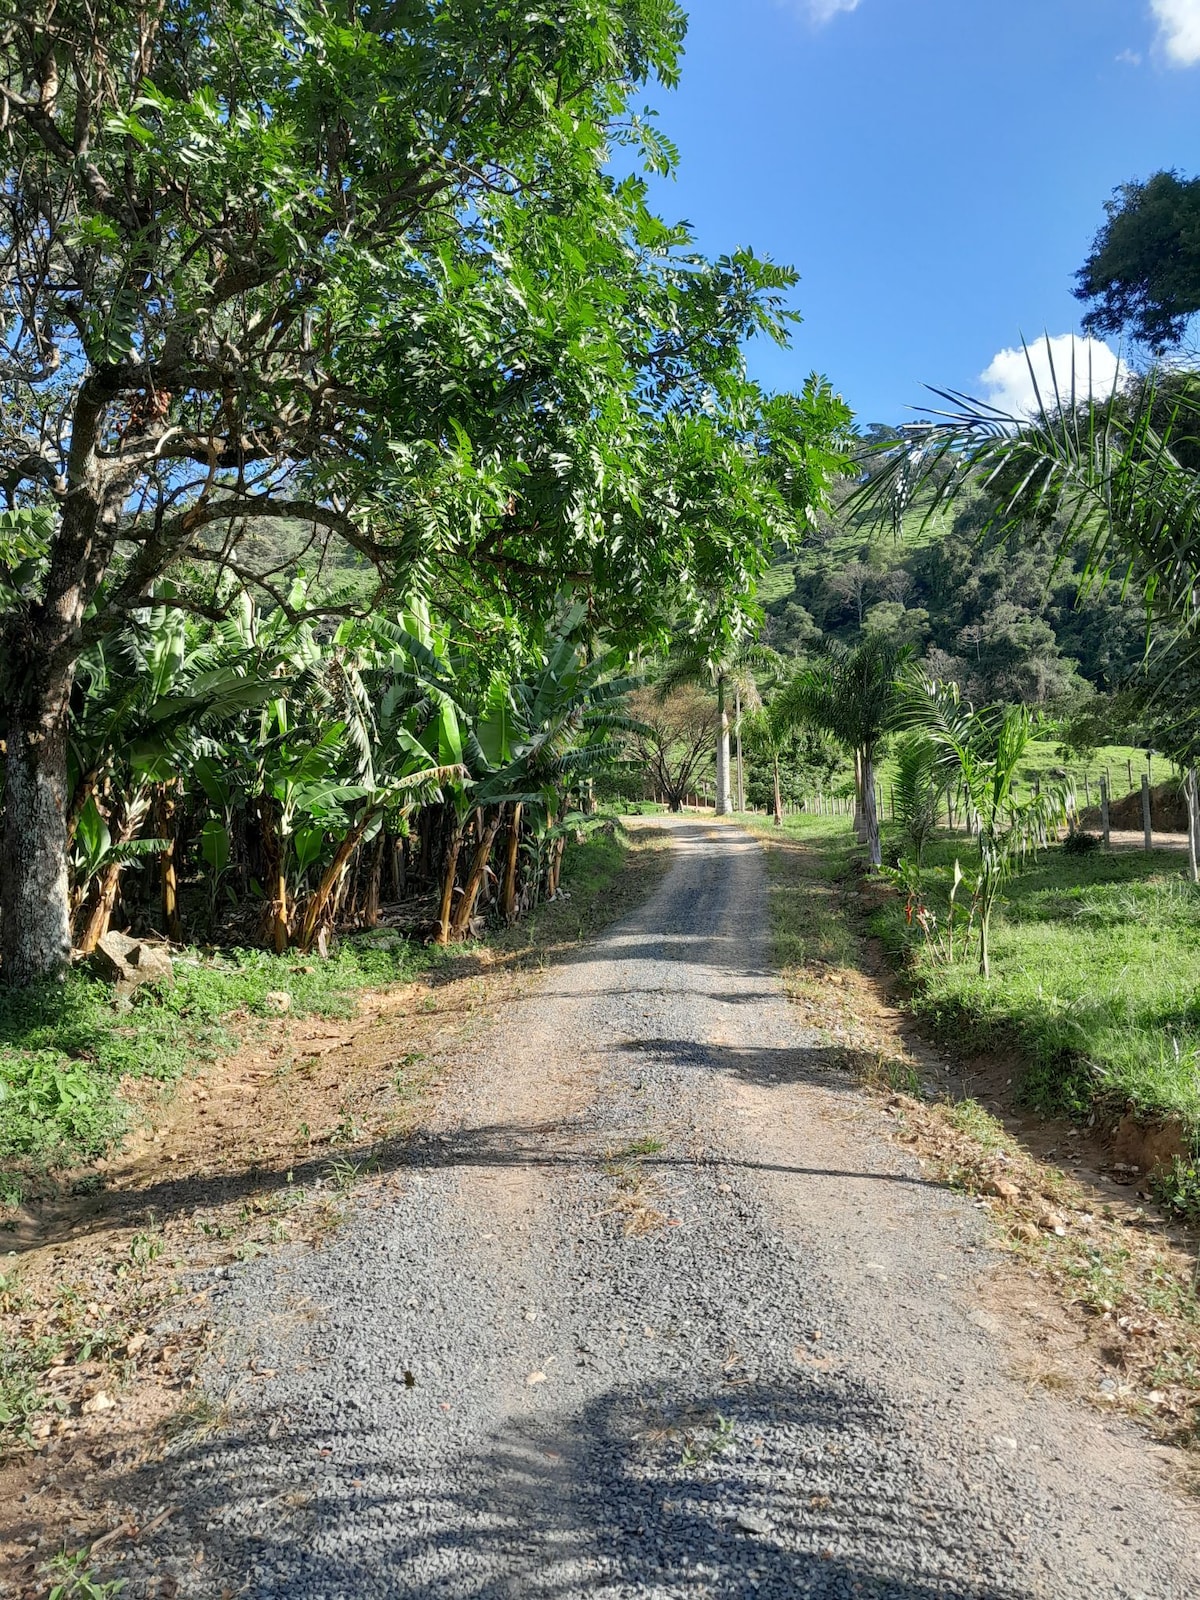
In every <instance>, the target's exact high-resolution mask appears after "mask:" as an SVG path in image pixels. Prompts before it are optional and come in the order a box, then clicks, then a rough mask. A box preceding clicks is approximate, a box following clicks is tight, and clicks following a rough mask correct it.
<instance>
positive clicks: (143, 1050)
mask: <svg viewBox="0 0 1200 1600" xmlns="http://www.w3.org/2000/svg"><path fill="white" fill-rule="evenodd" d="M632 839H633V836H632V835H625V836H623V835H621V834H617V833H615V832H614V833H606V832H597V833H593V834H591V835H589V836H588V837H587V838H586V839H585V840H584V841H583V842H582V843H575V842H572V843H571V845H570V847H569V849H568V851H567V853H566V857H565V860H564V865H563V875H562V887H563V889H564V890H565V891H566V893H565V895H564V896H563V897H562V898H561V899H559V900H557V901H555V902H554V903H553V904H551V905H548V906H544V907H541V908H539V910H538V911H536V912H535V913H534V914H533V916H532V917H531V918H530V919H528V920H527V921H526V922H525V923H523V924H522V925H520V926H518V927H515V928H513V929H511V930H503V931H499V932H497V933H496V934H494V935H493V936H492V937H491V938H490V939H488V940H486V941H484V947H485V948H487V949H489V950H490V951H492V952H509V953H512V952H516V951H521V950H524V949H532V948H534V947H537V946H539V942H540V943H545V941H546V940H549V941H551V942H554V941H556V940H559V939H561V937H562V936H563V934H564V933H568V934H573V935H574V936H575V937H577V938H581V937H585V936H586V934H587V933H588V932H590V931H592V929H593V928H594V927H595V926H596V925H597V922H598V919H599V920H605V919H606V918H607V917H608V916H609V915H610V914H611V913H613V912H614V908H615V907H616V906H618V905H619V904H620V901H621V896H622V894H623V893H624V890H623V889H622V887H621V885H622V873H623V868H624V865H625V860H626V856H627V853H628V851H629V850H630V848H631V844H632ZM637 848H638V849H639V850H641V851H643V852H644V851H646V850H647V849H648V846H646V845H639V846H638V847H637ZM478 949H479V947H477V946H469V947H464V950H463V951H461V952H455V951H450V952H443V951H439V950H435V949H432V948H429V947H426V946H422V945H420V944H417V943H413V942H410V941H407V940H404V939H401V938H399V937H398V936H396V935H385V936H382V937H381V936H380V935H378V934H371V933H368V934H365V935H361V936H350V937H348V938H345V939H343V940H341V941H340V943H339V944H338V946H337V949H336V951H335V953H334V954H333V955H332V956H331V957H330V958H329V959H328V960H321V959H318V958H316V957H313V956H304V955H301V954H300V953H299V952H289V953H288V954H286V955H283V956H276V955H274V954H272V953H269V952H267V951H263V950H225V951H212V950H208V951H204V950H197V949H187V950H183V951H181V952H180V953H178V954H177V955H176V956H175V961H174V965H175V982H174V985H173V986H172V987H170V988H161V987H158V986H154V987H147V988H145V989H142V990H139V991H137V992H135V994H134V995H133V996H132V997H131V999H130V1000H128V1001H115V1000H114V996H113V990H112V988H111V986H110V985H108V984H107V983H105V982H103V981H102V980H101V979H99V978H97V977H96V976H94V975H93V974H92V973H90V972H89V971H87V970H86V969H85V968H82V967H77V968H75V969H74V970H72V971H71V972H70V973H68V974H67V977H66V979H65V981H63V982H61V983H54V984H48V985H45V986H41V987H39V988H36V989H33V990H25V991H18V992H14V991H9V990H3V989H0V1213H2V1210H3V1207H4V1206H6V1205H9V1206H11V1205H15V1204H19V1203H20V1201H21V1199H22V1197H23V1195H24V1194H26V1193H28V1192H29V1191H30V1190H31V1188H36V1187H37V1185H38V1180H39V1179H41V1178H43V1177H44V1176H45V1175H47V1174H50V1173H53V1172H54V1171H55V1170H56V1169H57V1170H62V1169H65V1168H70V1167H75V1166H78V1165H80V1164H82V1163H85V1162H90V1161H93V1160H95V1158H97V1157H99V1156H103V1155H105V1154H106V1153H107V1152H108V1151H109V1150H111V1149H112V1148H113V1146H114V1145H116V1144H118V1143H119V1141H120V1140H121V1139H122V1138H123V1136H124V1135H125V1134H126V1133H127V1132H128V1131H129V1128H130V1126H131V1122H132V1121H133V1120H134V1116H135V1113H134V1111H133V1109H132V1107H131V1105H130V1103H129V1101H128V1099H127V1098H126V1097H125V1096H123V1095H122V1092H121V1085H122V1081H124V1082H125V1084H126V1085H129V1084H131V1083H136V1082H139V1081H144V1080H151V1081H153V1082H157V1083H159V1084H161V1085H162V1086H163V1087H164V1089H167V1088H169V1086H170V1085H171V1084H173V1083H174V1082H176V1081H177V1080H178V1079H179V1078H180V1077H181V1075H183V1074H185V1073H186V1072H188V1071H192V1070H194V1069H195V1068H197V1067H199V1066H202V1065H204V1064H205V1063H209V1062H212V1061H214V1060H216V1059H217V1058H218V1057H220V1056H222V1055H225V1054H227V1053H228V1052H229V1051H231V1050H233V1049H234V1048H235V1047H236V1046H237V1045H238V1044H239V1043H240V1042H242V1041H244V1040H245V1039H246V1038H247V1037H249V1036H252V1035H253V1033H254V1031H255V1029H256V1027H257V1026H259V1025H260V1024H262V1023H263V1022H265V1021H266V1020H267V1019H269V1018H271V1017H273V1016H277V1015H278V1014H279V1011H280V1008H281V1004H283V1005H286V1010H287V1013H288V1015H289V1016H293V1017H296V1018H304V1017H313V1016H316V1017H347V1016H350V1015H352V1014H353V1013H354V1010H355V1007H356V1005H357V1004H358V999H359V997H360V996H361V995H362V994H363V993H364V992H365V991H371V990H379V989H387V988H391V987H394V986H395V985H397V984H405V983H411V982H412V981H413V980H414V979H416V978H417V977H419V976H420V975H421V974H424V973H430V972H431V971H442V972H445V971H448V970H452V969H453V966H454V963H455V961H456V960H458V959H459V958H460V957H461V956H462V955H463V954H465V955H466V956H467V957H468V959H470V958H472V957H473V956H474V955H476V954H478Z"/></svg>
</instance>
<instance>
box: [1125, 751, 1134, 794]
mask: <svg viewBox="0 0 1200 1600" xmlns="http://www.w3.org/2000/svg"><path fill="white" fill-rule="evenodd" d="M1125 770H1126V772H1128V774H1129V788H1130V792H1131V793H1132V790H1133V762H1132V761H1131V760H1130V759H1129V757H1128V756H1126V757H1125Z"/></svg>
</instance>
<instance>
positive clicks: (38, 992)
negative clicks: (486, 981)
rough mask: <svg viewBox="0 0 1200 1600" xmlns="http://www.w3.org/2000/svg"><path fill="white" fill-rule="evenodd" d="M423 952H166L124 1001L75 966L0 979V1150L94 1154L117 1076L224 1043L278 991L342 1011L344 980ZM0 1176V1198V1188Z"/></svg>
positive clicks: (115, 1106) (396, 974)
mask: <svg viewBox="0 0 1200 1600" xmlns="http://www.w3.org/2000/svg"><path fill="white" fill-rule="evenodd" d="M429 960H430V955H429V952H427V951H425V950H423V949H421V947H420V946H417V945H410V944H406V943H397V945H396V946H395V947H394V948H382V947H380V946H378V945H373V944H372V943H371V942H370V941H369V940H355V939H347V940H344V941H343V942H342V943H341V944H340V945H339V946H338V949H337V951H336V953H335V954H334V955H333V956H332V957H331V958H330V959H329V960H327V961H322V960H319V959H317V958H315V957H309V956H302V955H300V954H298V953H297V954H288V955H284V956H276V955H273V954H268V953H267V952H266V951H262V950H230V951H224V952H222V953H221V954H220V955H215V956H214V955H212V954H211V953H208V954H206V953H203V952H201V951H197V950H187V951H184V952H183V953H182V954H180V955H179V956H177V957H176V960H175V980H176V981H175V983H174V985H173V986H172V987H170V988H159V987H156V986H155V987H152V986H147V987H146V988H145V989H141V990H138V991H136V992H135V994H134V995H133V997H132V1002H131V1004H130V1005H129V1006H128V1008H127V1009H126V1008H123V1007H118V1006H117V1005H115V1004H114V999H113V990H112V988H111V987H110V986H109V985H108V984H107V983H105V982H103V981H102V980H101V979H99V978H97V977H95V976H93V975H92V974H91V973H90V972H88V971H87V970H86V969H84V968H82V967H76V968H75V969H73V970H72V971H71V972H69V973H68V974H67V976H66V978H65V980H64V981H62V982H59V983H49V984H44V985H40V986H38V987H36V988H33V989H24V990H5V989H0V1112H2V1115H0V1161H7V1160H11V1159H13V1158H18V1159H22V1160H24V1161H27V1162H31V1163H32V1164H34V1165H35V1166H37V1167H41V1168H46V1167H51V1166H64V1165H69V1164H71V1163H74V1162H78V1161H81V1160H86V1159H89V1158H92V1157H95V1156H97V1155H100V1154H102V1153H103V1152H104V1151H105V1150H106V1149H107V1148H108V1147H109V1146H110V1145H111V1144H112V1143H113V1142H114V1141H115V1140H116V1139H118V1138H119V1137H120V1135H121V1134H122V1133H123V1131H124V1129H125V1127H126V1124H127V1108H126V1106H125V1104H124V1102H123V1101H122V1100H121V1098H120V1096H119V1095H118V1094H117V1092H116V1091H117V1085H118V1083H119V1081H120V1079H121V1078H122V1077H123V1076H125V1075H129V1076H130V1077H134V1078H152V1079H157V1080H159V1081H160V1082H163V1083H168V1082H170V1081H171V1080H172V1079H174V1078H176V1077H178V1076H179V1074H180V1073H181V1072H183V1071H184V1070H185V1069H186V1068H188V1067H189V1066H193V1065H195V1064H197V1063H199V1062H203V1061H209V1060H212V1059H213V1058H214V1057H215V1056H217V1055H219V1054H220V1053H221V1052H222V1051H224V1050H227V1049H229V1048H230V1047H231V1046H232V1045H233V1044H234V1042H235V1039H236V1031H237V1029H238V1027H239V1026H244V1024H245V1023H246V1021H247V1020H249V1019H251V1018H254V1017H266V1016H268V1015H270V1014H271V1009H270V1007H269V1005H268V1003H267V996H268V995H269V994H271V993H273V992H279V991H284V992H286V993H287V994H288V995H290V997H291V1006H290V1011H291V1012H293V1013H295V1014H297V1015H304V1014H306V1013H314V1012H315V1013H318V1014H320V1015H323V1016H346V1015H348V1014H349V1012H350V1011H351V1010H352V1009H353V1005H354V994H355V991H357V990H360V989H364V988H368V987H379V986H381V985H384V984H389V983H396V982H400V981H402V980H404V979H407V978H411V977H412V976H413V975H414V974H415V973H416V972H417V971H418V970H420V969H421V968H422V967H424V966H427V965H428V963H429ZM3 1186H4V1180H3V1177H2V1176H0V1202H2V1201H3V1200H4V1199H5V1194H4V1187H3Z"/></svg>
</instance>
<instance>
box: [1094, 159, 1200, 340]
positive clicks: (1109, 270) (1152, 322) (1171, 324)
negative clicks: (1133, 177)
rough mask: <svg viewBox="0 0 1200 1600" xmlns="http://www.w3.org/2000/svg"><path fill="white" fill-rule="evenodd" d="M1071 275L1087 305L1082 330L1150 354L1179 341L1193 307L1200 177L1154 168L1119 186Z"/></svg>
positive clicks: (1199, 307)
mask: <svg viewBox="0 0 1200 1600" xmlns="http://www.w3.org/2000/svg"><path fill="white" fill-rule="evenodd" d="M1105 210H1106V211H1107V213H1108V220H1107V222H1106V223H1105V224H1104V226H1103V227H1102V228H1101V229H1100V231H1099V233H1098V234H1097V235H1096V238H1095V241H1094V243H1093V244H1092V251H1091V254H1090V255H1089V256H1088V258H1087V260H1086V261H1085V262H1084V264H1083V266H1082V267H1081V268H1080V270H1079V271H1078V273H1077V274H1076V288H1075V295H1076V298H1077V299H1079V300H1085V301H1087V300H1090V301H1092V302H1094V305H1093V309H1092V310H1091V311H1089V312H1088V313H1087V315H1086V316H1085V317H1084V319H1083V326H1084V327H1085V328H1086V329H1087V331H1088V332H1089V333H1096V334H1114V333H1115V334H1121V333H1124V334H1131V335H1132V336H1133V337H1134V338H1135V339H1137V340H1139V341H1140V342H1141V343H1143V344H1145V345H1148V346H1149V347H1150V349H1151V350H1153V351H1154V353H1155V354H1156V355H1158V354H1161V353H1162V352H1163V351H1164V350H1166V349H1168V348H1170V347H1171V346H1172V345H1177V344H1179V343H1180V341H1181V340H1182V339H1183V336H1184V332H1185V330H1186V328H1187V323H1188V319H1189V318H1190V317H1191V316H1192V314H1193V313H1194V312H1196V311H1200V178H1191V179H1186V178H1183V177H1181V176H1180V174H1179V173H1178V172H1156V173H1155V174H1154V175H1153V176H1152V177H1150V178H1148V179H1147V180H1146V182H1145V183H1137V182H1133V183H1123V184H1122V185H1121V186H1120V187H1119V188H1118V189H1117V190H1115V191H1114V194H1113V197H1112V199H1111V200H1109V201H1108V202H1107V204H1106V206H1105Z"/></svg>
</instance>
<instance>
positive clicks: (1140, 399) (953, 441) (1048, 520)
mask: <svg viewBox="0 0 1200 1600" xmlns="http://www.w3.org/2000/svg"><path fill="white" fill-rule="evenodd" d="M1046 357H1047V360H1048V370H1049V377H1050V381H1049V385H1048V386H1046V385H1044V384H1042V383H1040V382H1039V379H1038V371H1037V367H1036V364H1035V362H1034V359H1033V356H1032V354H1031V353H1030V352H1029V351H1028V350H1026V361H1027V363H1028V365H1029V372H1030V376H1031V378H1032V380H1033V385H1034V390H1035V394H1036V406H1035V409H1034V411H1033V413H1032V415H1030V416H1015V415H1013V414H1012V413H1010V412H1006V411H1002V410H1000V409H998V408H997V407H995V406H991V405H988V404H986V403H985V402H983V401H980V400H975V399H972V398H971V397H970V396H969V395H964V394H960V393H958V392H957V391H955V390H940V389H935V390H934V391H933V393H934V394H936V395H937V396H938V397H939V399H941V400H943V401H944V402H945V403H946V406H947V407H948V408H949V409H946V410H931V411H930V413H929V417H930V420H929V422H928V423H926V424H924V425H922V426H921V427H919V428H918V429H915V430H913V431H912V432H911V434H910V436H909V438H908V440H907V441H906V442H905V443H904V444H902V445H901V446H900V447H899V448H897V447H896V446H895V444H894V443H891V442H889V443H888V444H885V445H884V446H882V447H881V448H880V450H879V451H878V452H873V455H874V458H875V460H876V461H877V462H878V463H879V465H878V466H877V469H876V471H874V472H873V473H872V474H871V476H870V477H869V478H868V479H867V481H866V482H865V484H864V485H863V486H862V488H860V489H859V490H857V491H856V492H855V494H854V495H853V496H851V500H850V502H848V503H849V504H850V505H851V506H855V507H857V508H858V509H860V510H861V509H868V510H874V511H875V512H876V513H877V514H879V515H880V516H884V517H890V518H891V519H892V520H893V523H894V524H897V523H898V519H899V517H901V516H902V515H903V512H904V511H905V509H906V508H908V507H910V506H911V505H912V503H913V501H914V500H915V499H916V498H917V497H919V496H920V495H922V494H927V495H928V497H929V498H928V504H927V510H926V513H925V520H926V521H928V520H929V519H930V518H932V517H934V516H935V515H936V514H937V513H938V512H939V511H940V510H941V509H942V508H943V507H944V506H945V505H946V504H947V503H949V502H951V501H953V500H954V499H955V498H956V497H957V496H958V495H960V494H961V493H962V492H963V491H964V490H974V489H979V488H982V489H983V491H984V492H985V494H987V495H988V496H989V497H990V499H991V501H992V503H993V513H992V517H991V520H990V524H989V526H990V527H991V528H992V529H993V530H997V529H998V530H1000V531H1007V530H1009V529H1013V528H1017V527H1019V526H1021V525H1022V524H1025V525H1028V524H1030V523H1035V524H1037V525H1038V526H1039V528H1045V527H1050V528H1052V530H1053V536H1054V538H1055V540H1056V543H1057V547H1058V552H1059V554H1060V556H1066V555H1068V554H1069V553H1070V552H1071V551H1072V550H1074V549H1075V548H1076V547H1078V545H1079V544H1080V543H1081V542H1082V543H1084V544H1085V546H1086V550H1087V560H1086V565H1085V570H1084V574H1083V580H1082V581H1083V584H1084V586H1085V587H1087V586H1090V585H1092V584H1095V583H1099V582H1104V581H1105V580H1107V579H1108V578H1110V577H1115V578H1118V579H1120V580H1121V581H1122V582H1123V583H1130V582H1132V583H1134V584H1136V585H1137V586H1138V587H1140V588H1141V589H1142V591H1143V594H1144V595H1145V598H1146V603H1147V608H1148V611H1149V612H1150V613H1151V614H1154V615H1157V616H1159V617H1161V618H1163V619H1165V620H1167V621H1168V622H1169V623H1170V624H1171V625H1172V627H1173V628H1174V630H1175V631H1177V632H1178V631H1183V632H1188V633H1195V632H1197V631H1200V473H1197V472H1196V471H1195V470H1194V468H1193V467H1191V466H1189V465H1187V464H1186V462H1185V461H1184V460H1183V459H1181V454H1188V453H1191V452H1194V448H1195V438H1194V434H1195V431H1196V429H1195V425H1196V420H1197V416H1196V414H1197V409H1198V407H1197V403H1196V401H1195V399H1194V398H1193V397H1192V395H1191V392H1190V391H1189V389H1188V387H1187V386H1186V385H1184V386H1179V385H1172V384H1171V383H1170V382H1168V381H1167V375H1162V374H1156V373H1151V374H1149V375H1148V376H1147V377H1145V378H1143V379H1141V380H1140V381H1139V382H1138V383H1137V384H1136V385H1135V386H1134V387H1132V388H1130V387H1128V386H1126V385H1125V384H1123V383H1122V381H1121V378H1120V375H1118V377H1117V378H1116V379H1114V382H1113V386H1112V388H1111V390H1110V391H1109V393H1108V394H1107V395H1106V396H1104V397H1102V398H1096V397H1094V396H1093V394H1092V384H1091V374H1090V372H1089V373H1088V375H1087V382H1086V384H1085V383H1084V382H1082V381H1081V375H1080V374H1078V373H1077V371H1076V368H1075V363H1074V360H1073V359H1072V363H1071V367H1070V371H1069V373H1067V372H1064V373H1062V374H1061V375H1060V373H1059V371H1058V370H1057V368H1056V365H1055V361H1054V355H1053V351H1052V349H1051V347H1050V344H1049V341H1047V344H1046ZM1060 378H1061V381H1060Z"/></svg>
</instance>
